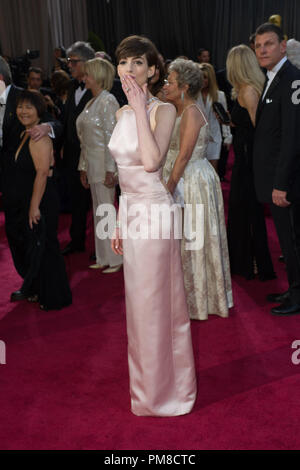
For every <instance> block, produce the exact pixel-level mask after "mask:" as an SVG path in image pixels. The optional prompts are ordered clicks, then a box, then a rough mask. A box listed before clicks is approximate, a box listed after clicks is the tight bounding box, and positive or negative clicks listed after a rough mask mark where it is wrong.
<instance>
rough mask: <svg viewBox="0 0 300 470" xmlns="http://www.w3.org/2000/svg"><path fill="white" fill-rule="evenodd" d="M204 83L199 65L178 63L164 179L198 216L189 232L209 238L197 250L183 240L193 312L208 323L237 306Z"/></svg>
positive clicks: (173, 68)
mask: <svg viewBox="0 0 300 470" xmlns="http://www.w3.org/2000/svg"><path fill="white" fill-rule="evenodd" d="M202 81H203V78H202V72H201V71H200V69H199V66H198V65H197V64H195V63H194V62H192V61H191V60H183V59H176V60H175V61H174V62H172V63H171V65H170V67H169V75H168V81H167V83H166V85H165V86H164V91H165V94H166V99H167V101H169V102H171V103H173V104H174V105H175V106H176V109H177V119H176V123H175V128H174V131H173V135H172V138H171V143H170V149H169V152H168V154H167V159H166V163H165V166H164V178H165V180H166V181H167V186H168V189H169V190H170V192H171V193H172V194H173V196H174V199H175V201H176V202H178V203H180V204H181V205H182V206H185V209H184V216H185V219H186V220H188V216H189V215H191V214H192V220H189V222H188V226H189V228H190V229H192V231H193V232H196V231H197V233H196V235H197V236H198V237H201V236H202V237H203V240H202V242H201V240H199V243H198V245H197V243H196V245H195V246H193V247H192V246H191V245H190V243H189V241H188V237H186V238H185V237H183V240H182V251H181V253H182V263H183V271H184V282H185V289H186V295H187V302H188V310H189V315H190V318H192V319H195V320H206V319H207V318H208V315H209V314H216V315H219V316H221V317H227V316H228V309H229V308H230V307H232V306H233V301H232V290H231V278H230V269H229V257H228V249H227V239H226V227H225V218H224V208H223V197H222V190H221V186H220V180H219V177H218V175H217V174H216V172H215V170H214V169H213V167H212V165H211V164H210V163H209V161H208V160H207V146H208V141H209V127H208V123H207V120H206V118H205V116H204V114H203V113H202V111H201V109H200V108H199V106H198V105H197V103H196V99H197V96H198V94H199V92H200V90H201V86H202ZM187 205H189V208H187ZM189 209H191V212H190V213H189V212H188V210H189ZM197 217H198V220H197ZM186 220H185V221H186ZM199 223H200V227H199ZM184 235H186V233H185V234H184ZM191 248H193V249H191Z"/></svg>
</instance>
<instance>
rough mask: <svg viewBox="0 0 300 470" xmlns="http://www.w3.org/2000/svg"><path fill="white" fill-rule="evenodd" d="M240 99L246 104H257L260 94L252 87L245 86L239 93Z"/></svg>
mask: <svg viewBox="0 0 300 470" xmlns="http://www.w3.org/2000/svg"><path fill="white" fill-rule="evenodd" d="M239 99H240V101H241V102H243V103H244V104H251V103H257V101H258V100H259V94H258V92H257V91H256V90H255V89H254V88H253V87H252V86H251V85H244V86H243V87H241V89H240V91H239Z"/></svg>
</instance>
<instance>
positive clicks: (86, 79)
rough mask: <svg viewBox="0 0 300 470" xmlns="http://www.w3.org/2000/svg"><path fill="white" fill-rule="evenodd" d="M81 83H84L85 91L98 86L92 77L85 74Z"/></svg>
mask: <svg viewBox="0 0 300 470" xmlns="http://www.w3.org/2000/svg"><path fill="white" fill-rule="evenodd" d="M83 81H84V83H85V88H87V90H91V89H92V88H95V87H97V86H98V85H97V82H96V80H95V79H94V77H93V75H90V74H88V73H86V74H85V75H84V76H83Z"/></svg>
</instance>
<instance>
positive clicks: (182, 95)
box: [181, 91, 184, 101]
mask: <svg viewBox="0 0 300 470" xmlns="http://www.w3.org/2000/svg"><path fill="white" fill-rule="evenodd" d="M181 101H184V91H182V92H181Z"/></svg>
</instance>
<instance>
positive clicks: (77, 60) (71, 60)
mask: <svg viewBox="0 0 300 470" xmlns="http://www.w3.org/2000/svg"><path fill="white" fill-rule="evenodd" d="M67 60H68V63H69V64H77V62H84V61H83V60H82V59H70V57H68V59H67Z"/></svg>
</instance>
